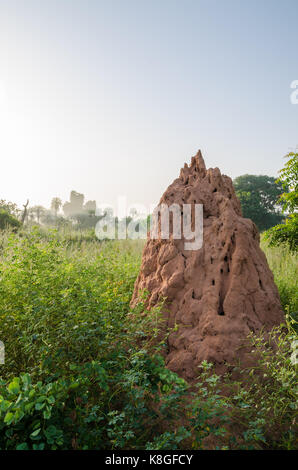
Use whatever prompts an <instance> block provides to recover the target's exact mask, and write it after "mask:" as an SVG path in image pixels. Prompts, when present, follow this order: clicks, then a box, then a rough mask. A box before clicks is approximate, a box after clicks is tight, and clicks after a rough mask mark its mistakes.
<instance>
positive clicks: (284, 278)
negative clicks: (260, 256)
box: [261, 235, 298, 321]
mask: <svg viewBox="0 0 298 470" xmlns="http://www.w3.org/2000/svg"><path fill="white" fill-rule="evenodd" d="M261 248H262V249H263V250H264V252H265V255H266V258H267V261H268V264H269V267H270V269H271V270H272V272H273V274H274V282H275V284H276V285H277V287H278V291H279V295H280V300H281V303H282V306H283V309H284V311H285V312H288V313H289V314H290V315H291V316H292V317H293V318H294V319H295V320H296V321H298V254H297V253H293V252H292V251H290V249H289V247H288V246H287V245H280V246H276V247H272V246H270V244H269V243H268V240H267V239H266V237H265V235H263V236H262V238H261Z"/></svg>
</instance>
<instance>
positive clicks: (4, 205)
mask: <svg viewBox="0 0 298 470" xmlns="http://www.w3.org/2000/svg"><path fill="white" fill-rule="evenodd" d="M0 209H4V210H5V211H7V212H8V213H9V214H11V215H13V216H14V217H16V218H17V217H18V216H19V214H20V209H18V206H17V205H16V204H14V203H13V202H8V201H5V199H0Z"/></svg>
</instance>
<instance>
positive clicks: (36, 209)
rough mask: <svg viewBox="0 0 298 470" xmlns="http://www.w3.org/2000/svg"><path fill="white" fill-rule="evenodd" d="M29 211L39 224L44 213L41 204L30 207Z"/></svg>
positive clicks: (44, 210)
mask: <svg viewBox="0 0 298 470" xmlns="http://www.w3.org/2000/svg"><path fill="white" fill-rule="evenodd" d="M30 213H31V214H33V216H34V218H35V219H36V222H37V223H38V224H39V223H40V220H41V219H42V217H44V215H45V214H46V209H45V208H44V207H43V206H33V207H30Z"/></svg>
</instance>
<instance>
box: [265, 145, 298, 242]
mask: <svg viewBox="0 0 298 470" xmlns="http://www.w3.org/2000/svg"><path fill="white" fill-rule="evenodd" d="M285 158H288V159H289V160H288V161H287V163H286V164H285V166H284V168H282V169H281V170H280V172H279V173H280V177H279V178H278V180H277V181H278V183H279V184H282V187H283V188H284V190H285V191H284V192H283V194H282V195H281V196H280V202H281V203H282V208H283V211H284V212H286V213H287V218H286V220H285V223H284V224H279V225H277V226H276V227H273V228H271V229H270V230H268V231H267V232H266V235H265V236H266V238H267V239H268V240H269V244H270V245H273V246H274V245H280V244H281V243H286V244H287V245H288V246H289V248H290V250H292V251H297V247H298V214H297V208H298V153H294V152H290V153H288V154H287V155H286V157H285ZM288 189H289V190H290V191H288Z"/></svg>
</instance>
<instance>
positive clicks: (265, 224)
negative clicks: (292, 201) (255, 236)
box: [233, 175, 286, 232]
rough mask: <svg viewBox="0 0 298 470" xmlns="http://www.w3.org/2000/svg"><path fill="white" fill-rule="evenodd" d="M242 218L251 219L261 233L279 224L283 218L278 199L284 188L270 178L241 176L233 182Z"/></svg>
mask: <svg viewBox="0 0 298 470" xmlns="http://www.w3.org/2000/svg"><path fill="white" fill-rule="evenodd" d="M233 184H234V188H235V191H236V194H237V196H238V198H239V199H240V202H241V207H242V213H243V217H247V218H249V219H252V220H253V222H254V223H255V224H256V225H257V227H258V229H259V230H260V231H261V232H262V231H263V230H267V229H269V228H270V227H272V226H274V225H276V224H279V223H280V222H281V221H282V219H283V216H282V214H281V203H280V202H279V197H280V195H281V193H282V192H283V191H285V190H286V188H285V189H284V188H283V185H282V183H281V182H276V181H275V179H274V178H273V177H271V176H266V175H265V176H263V175H259V176H257V175H242V176H238V177H237V178H235V179H234V181H233Z"/></svg>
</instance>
